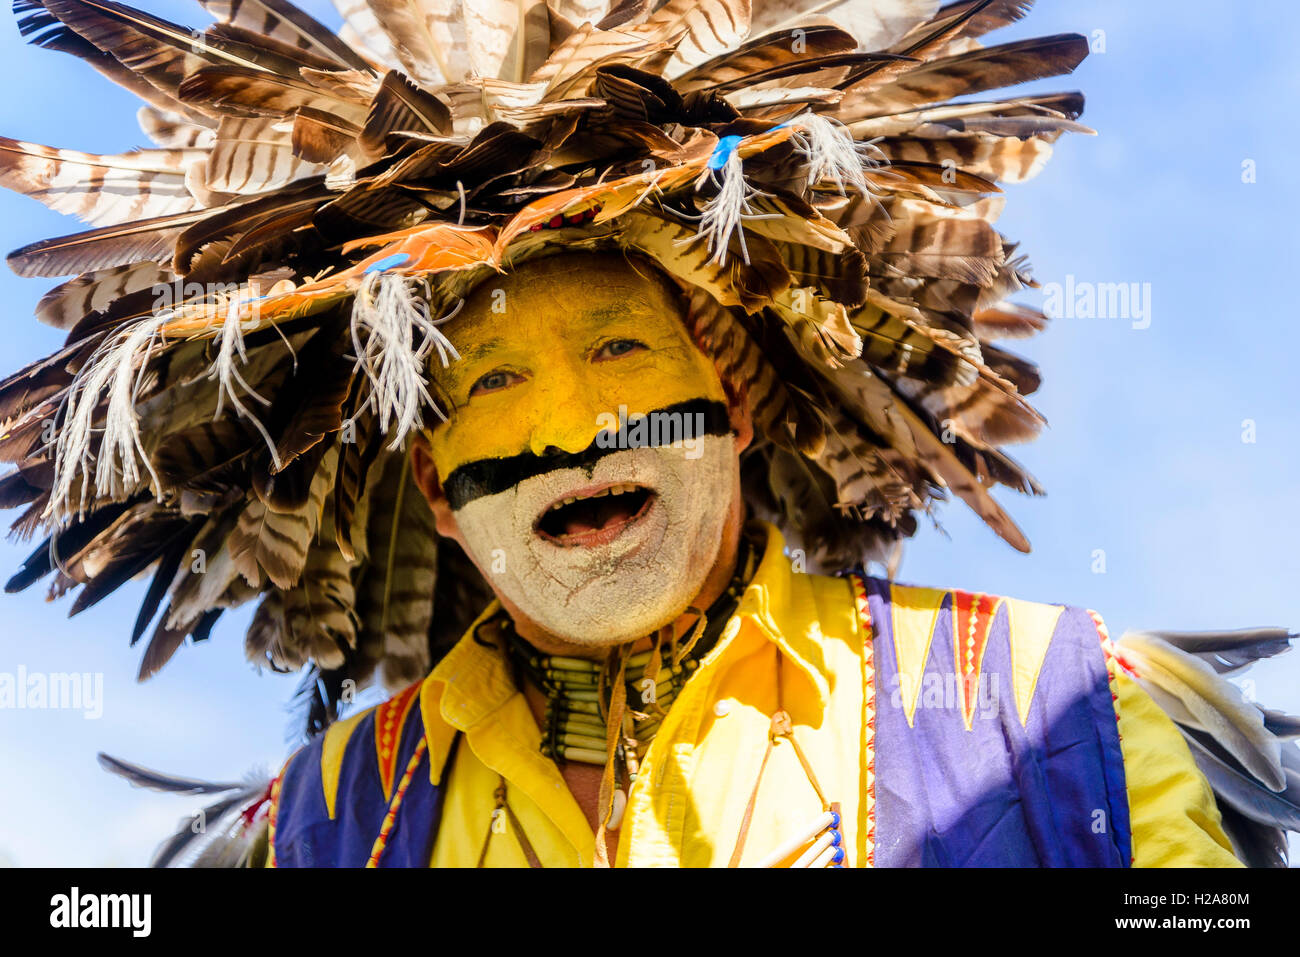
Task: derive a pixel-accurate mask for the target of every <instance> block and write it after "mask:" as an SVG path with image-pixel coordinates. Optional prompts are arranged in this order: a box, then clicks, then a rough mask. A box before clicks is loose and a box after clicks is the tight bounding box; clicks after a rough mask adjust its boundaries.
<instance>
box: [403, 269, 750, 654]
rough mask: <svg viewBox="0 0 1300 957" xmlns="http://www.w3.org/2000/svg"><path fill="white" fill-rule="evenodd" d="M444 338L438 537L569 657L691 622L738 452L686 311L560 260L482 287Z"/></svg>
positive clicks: (612, 276)
mask: <svg viewBox="0 0 1300 957" xmlns="http://www.w3.org/2000/svg"><path fill="white" fill-rule="evenodd" d="M443 331H444V333H445V334H446V335H447V337H448V338H449V339H450V340H451V341H452V343H454V344H455V346H456V348H457V349H458V350H459V351H460V353H461V358H460V359H459V360H458V361H455V362H453V363H452V364H451V365H450V367H448V368H446V369H436V370H435V372H434V375H435V378H436V380H437V383H438V385H439V387H440V389H439V391H440V392H441V393H442V400H443V402H444V403H445V404H446V405H447V406H449V407H448V408H446V409H445V410H444V411H446V412H447V415H448V421H446V422H444V423H442V424H440V425H438V426H436V427H435V428H433V429H432V430H431V432H430V434H429V445H430V456H431V458H432V463H433V466H434V467H435V469H436V473H437V477H438V482H439V483H440V485H441V493H440V494H437V493H435V495H434V499H435V500H434V502H433V504H434V507H435V512H436V513H439V515H440V518H442V521H440V528H442V529H443V530H444V532H446V531H448V529H447V528H446V526H447V525H448V524H449V523H448V522H447V521H446V519H447V518H448V517H450V519H452V520H453V522H454V529H452V530H451V531H452V533H453V534H456V536H457V537H458V538H460V539H461V540H462V541H463V543H464V544H465V546H466V548H467V550H468V551H469V554H470V556H471V557H472V558H473V559H474V562H475V563H476V564H477V565H478V567H479V568H480V570H482V572H483V573H484V575H485V576H486V578H487V580H488V582H489V583H490V584H491V585H492V587H493V589H494V590H495V591H496V592H497V593H498V595H500V596H501V597H502V598H503V599H505V600H507V601H508V602H509V603H510V604H511V605H513V606H514V607H515V608H517V609H518V610H519V611H521V612H523V613H524V614H525V615H527V616H528V618H530V619H531V620H532V621H534V622H536V623H537V624H538V625H540V626H541V627H542V628H544V629H545V630H546V631H547V632H549V633H550V634H552V635H554V636H556V637H557V638H561V639H563V640H565V641H568V642H572V643H574V644H580V645H587V646H602V645H608V644H613V643H617V642H623V641H628V640H632V639H634V638H638V637H641V636H643V635H646V634H649V633H651V632H653V631H654V630H655V629H656V628H659V627H662V626H663V625H665V624H667V623H668V622H670V621H672V620H673V619H674V618H676V617H677V616H678V615H680V614H681V613H682V612H683V611H684V610H685V609H686V606H687V605H688V604H690V602H691V600H692V599H693V598H694V597H695V596H696V594H697V593H698V591H699V589H700V586H701V585H702V583H703V581H704V579H705V577H706V576H707V575H708V573H709V571H710V569H711V568H712V566H713V564H714V561H715V559H716V558H717V556H718V552H719V547H720V545H721V542H722V536H723V530H724V528H725V527H726V525H727V520H728V517H729V515H730V514H731V513H732V511H733V508H734V507H735V506H736V497H737V495H738V494H739V493H738V487H739V482H738V455H739V451H740V449H739V447H738V443H737V436H736V435H735V434H734V432H733V429H732V426H731V425H730V423H729V414H728V406H727V399H726V396H725V393H724V391H723V389H722V387H721V384H720V383H719V381H718V376H717V373H716V372H715V370H714V367H713V364H712V363H711V361H710V360H709V359H707V358H706V357H705V356H704V355H703V354H702V353H701V352H700V351H699V350H698V349H697V348H696V347H695V345H694V343H693V342H692V341H691V339H690V337H689V335H688V334H687V332H686V329H685V327H684V326H683V324H682V318H681V305H680V303H679V302H678V300H677V297H676V295H675V294H674V293H673V292H671V291H670V290H669V289H668V288H666V287H665V286H664V285H662V284H661V281H660V280H659V279H658V278H656V277H654V276H652V275H651V274H650V273H649V270H648V268H647V267H645V266H640V265H635V264H632V263H629V262H628V261H627V260H625V259H624V258H623V257H622V256H619V255H614V254H608V255H606V254H589V253H584V254H571V255H566V256H554V257H551V258H548V259H542V260H535V261H533V262H531V263H528V264H525V265H524V266H522V267H520V268H519V269H518V270H516V271H515V272H513V273H511V274H509V275H508V276H503V277H501V278H500V279H499V280H490V281H488V282H486V283H484V284H483V285H481V286H480V287H479V288H478V289H477V290H476V291H475V292H474V294H473V295H472V296H471V297H470V298H469V299H468V300H467V302H466V304H465V308H463V309H462V310H461V312H460V313H459V314H458V315H457V317H456V318H455V319H453V320H452V321H450V322H449V323H447V325H445V326H444V327H443ZM641 416H645V418H644V419H641V418H640V417H641ZM417 457H418V456H417Z"/></svg>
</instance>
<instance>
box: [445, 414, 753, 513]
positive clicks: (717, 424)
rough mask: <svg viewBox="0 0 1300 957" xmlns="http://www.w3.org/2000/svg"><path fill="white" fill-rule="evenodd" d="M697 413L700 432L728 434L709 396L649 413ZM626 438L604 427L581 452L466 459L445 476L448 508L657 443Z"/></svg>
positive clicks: (726, 421)
mask: <svg viewBox="0 0 1300 957" xmlns="http://www.w3.org/2000/svg"><path fill="white" fill-rule="evenodd" d="M697 413H699V414H702V415H703V416H704V430H703V435H730V434H731V432H732V428H731V421H730V419H729V417H728V415H727V407H726V406H725V405H724V404H723V403H721V402H717V401H715V400H712V399H689V400H687V401H686V402H678V403H675V404H673V405H669V406H665V407H664V408H662V409H656V410H655V411H654V412H651V413H650V415H652V416H655V415H672V416H674V417H676V416H683V417H684V416H690V418H689V419H685V420H684V421H687V422H690V423H692V427H693V425H694V422H695V415H696V414H697ZM660 437H662V436H660ZM689 437H690V438H700V437H701V436H699V435H694V434H692V435H691V436H689ZM629 438H630V436H628V434H627V432H626V427H624V428H621V429H620V430H619V433H618V438H617V440H616V441H613V442H611V441H610V439H609V434H608V430H606V432H602V433H601V437H600V438H599V442H600V443H603V444H598V440H597V439H593V440H592V442H591V444H590V445H589V446H587V447H586V448H585V449H583V450H582V451H581V452H555V453H554V454H550V455H534V454H533V453H532V452H521V453H519V454H518V455H512V456H510V457H509V458H503V459H479V460H477V461H475V462H466V463H465V464H464V465H462V466H460V467H459V468H457V469H455V470H454V471H453V472H452V473H451V474H450V475H449V476H447V480H446V481H445V482H443V485H442V488H443V491H444V492H445V493H446V496H447V501H448V503H449V504H450V505H451V507H452V508H453V509H461V508H464V507H465V506H466V505H468V504H469V503H470V502H472V501H474V500H475V499H476V498H482V497H483V496H484V495H496V494H498V493H500V492H504V491H506V490H507V489H510V488H514V487H515V486H516V485H518V484H519V483H520V482H522V481H524V479H530V478H533V477H534V476H537V475H545V474H546V473H547V472H554V471H556V470H557V469H578V468H580V469H586V470H587V472H588V474H590V473H591V471H592V470H594V469H595V467H596V463H597V462H599V461H600V460H601V459H602V458H604V457H605V456H606V455H609V454H610V453H612V452H621V451H623V450H625V449H629V448H637V447H640V446H649V445H653V444H656V443H653V442H649V441H647V442H639V443H633V442H630V441H629Z"/></svg>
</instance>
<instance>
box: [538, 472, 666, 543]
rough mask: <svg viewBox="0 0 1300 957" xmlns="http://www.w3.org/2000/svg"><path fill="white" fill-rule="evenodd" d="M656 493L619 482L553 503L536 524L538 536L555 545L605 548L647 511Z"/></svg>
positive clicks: (643, 487)
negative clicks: (606, 544)
mask: <svg viewBox="0 0 1300 957" xmlns="http://www.w3.org/2000/svg"><path fill="white" fill-rule="evenodd" d="M654 499H655V493H654V492H652V491H651V490H650V489H648V488H646V487H645V486H644V485H633V484H631V483H627V482H624V483H621V484H617V485H606V486H604V487H603V488H598V489H595V490H593V491H590V492H585V493H580V494H577V495H572V496H569V497H567V498H562V499H560V500H559V501H557V502H555V503H554V504H552V505H551V507H550V508H548V509H547V510H546V511H545V512H543V513H542V517H541V518H540V519H538V521H537V534H539V535H541V536H542V537H543V538H545V539H547V540H549V541H551V542H552V543H554V544H556V545H562V546H566V547H572V546H577V545H585V546H592V545H604V544H605V543H607V542H611V541H613V540H614V539H615V538H617V537H618V536H619V535H621V534H622V533H623V531H624V530H626V529H627V528H628V527H629V526H631V525H633V524H635V523H636V522H637V521H639V520H640V519H641V518H642V516H644V515H645V514H646V512H648V511H649V510H650V506H651V505H652V504H653V502H654Z"/></svg>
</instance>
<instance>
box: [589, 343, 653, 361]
mask: <svg viewBox="0 0 1300 957" xmlns="http://www.w3.org/2000/svg"><path fill="white" fill-rule="evenodd" d="M649 348H650V347H649V346H647V345H646V344H645V343H644V342H641V341H639V340H637V339H611V340H610V341H609V342H607V343H605V344H604V345H603V346H601V347H600V348H599V349H597V350H596V356H595V358H596V361H597V362H600V361H603V360H606V359H618V358H620V357H621V356H625V355H628V354H629V353H632V352H640V351H641V350H643V349H649Z"/></svg>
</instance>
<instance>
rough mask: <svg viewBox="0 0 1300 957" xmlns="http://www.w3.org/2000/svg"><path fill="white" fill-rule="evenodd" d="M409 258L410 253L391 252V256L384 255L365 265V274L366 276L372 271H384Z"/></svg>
mask: <svg viewBox="0 0 1300 957" xmlns="http://www.w3.org/2000/svg"><path fill="white" fill-rule="evenodd" d="M410 258H411V254H410V253H393V254H392V255H391V256H385V257H384V258H383V259H381V260H379V261H378V262H373V263H371V264H370V265H369V266H367V267H366V272H365V274H366V275H367V276H368V275H370V274H371V273H372V272H384V271H385V270H388V269H392V268H393V267H394V266H400V265H402V264H403V263H405V262H406V261H407V260H408V259H410Z"/></svg>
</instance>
